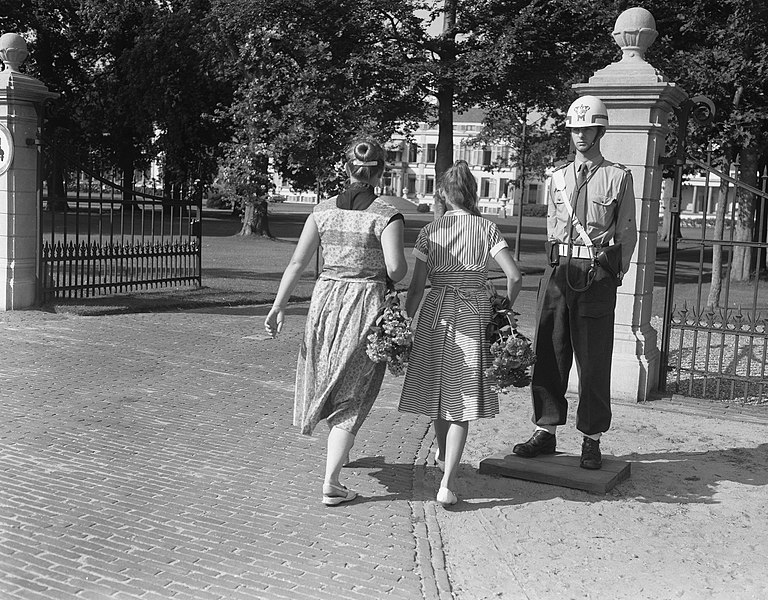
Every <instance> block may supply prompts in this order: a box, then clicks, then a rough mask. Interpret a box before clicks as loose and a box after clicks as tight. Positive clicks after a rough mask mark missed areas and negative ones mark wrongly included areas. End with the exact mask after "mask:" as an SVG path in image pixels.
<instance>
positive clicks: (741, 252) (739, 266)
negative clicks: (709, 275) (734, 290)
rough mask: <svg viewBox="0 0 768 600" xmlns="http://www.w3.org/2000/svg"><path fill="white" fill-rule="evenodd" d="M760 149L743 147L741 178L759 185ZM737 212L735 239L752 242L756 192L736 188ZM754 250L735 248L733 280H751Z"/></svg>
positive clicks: (741, 247) (751, 183)
mask: <svg viewBox="0 0 768 600" xmlns="http://www.w3.org/2000/svg"><path fill="white" fill-rule="evenodd" d="M758 155H759V150H758V148H756V147H755V146H754V145H751V146H748V147H745V148H742V150H741V153H740V156H741V160H740V163H741V173H740V175H739V180H740V181H743V182H744V183H747V184H749V185H751V186H753V187H757V165H758ZM734 202H736V213H735V220H736V223H735V224H734V235H733V239H734V241H737V242H751V241H752V232H753V231H754V228H755V210H754V208H755V201H754V194H752V192H749V191H747V190H742V189H739V188H737V189H736V198H735V199H734ZM753 255H754V250H753V248H750V247H748V246H735V247H734V248H733V263H732V265H731V281H749V278H750V276H751V275H752V272H753V269H754V262H753Z"/></svg>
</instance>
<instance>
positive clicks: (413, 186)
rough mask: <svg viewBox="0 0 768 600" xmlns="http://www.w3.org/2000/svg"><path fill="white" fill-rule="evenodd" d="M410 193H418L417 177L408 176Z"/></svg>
mask: <svg viewBox="0 0 768 600" xmlns="http://www.w3.org/2000/svg"><path fill="white" fill-rule="evenodd" d="M408 193H409V194H415V193H416V175H408Z"/></svg>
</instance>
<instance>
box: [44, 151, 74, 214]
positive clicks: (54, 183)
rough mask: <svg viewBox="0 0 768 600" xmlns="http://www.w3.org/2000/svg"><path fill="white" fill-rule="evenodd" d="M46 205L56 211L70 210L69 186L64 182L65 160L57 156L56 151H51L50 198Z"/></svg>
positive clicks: (48, 208)
mask: <svg viewBox="0 0 768 600" xmlns="http://www.w3.org/2000/svg"><path fill="white" fill-rule="evenodd" d="M45 207H46V210H50V211H56V212H66V211H68V210H69V204H67V186H66V185H65V184H64V161H63V160H62V159H61V158H60V157H59V156H57V153H56V152H51V168H50V171H49V172H48V200H47V202H46V205H45Z"/></svg>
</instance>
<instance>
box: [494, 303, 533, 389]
mask: <svg viewBox="0 0 768 600" xmlns="http://www.w3.org/2000/svg"><path fill="white" fill-rule="evenodd" d="M491 311H492V314H491V322H490V323H488V327H487V328H486V337H487V339H488V341H489V342H490V344H491V354H492V355H493V365H492V366H491V367H489V368H488V369H486V370H485V376H486V377H489V378H490V379H492V380H493V383H494V387H495V388H496V390H497V391H498V392H502V393H504V392H506V391H507V388H508V387H510V386H514V387H525V386H527V385H528V384H529V383H530V382H531V374H530V372H529V367H531V366H533V364H534V363H535V362H536V355H535V354H534V353H533V350H532V349H531V340H529V339H528V338H527V337H525V336H524V335H523V334H522V333H520V332H519V331H518V330H517V319H515V317H516V316H517V315H518V314H519V313H516V312H515V311H513V310H512V308H511V307H510V305H509V300H507V298H505V297H504V296H499V295H498V294H493V295H492V296H491Z"/></svg>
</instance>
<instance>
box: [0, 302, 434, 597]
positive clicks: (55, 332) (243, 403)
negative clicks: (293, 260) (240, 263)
mask: <svg viewBox="0 0 768 600" xmlns="http://www.w3.org/2000/svg"><path fill="white" fill-rule="evenodd" d="M211 310H212V311H214V312H210V311H200V312H181V313H171V312H168V313H159V314H131V315H120V316H106V317H77V316H66V315H57V314H50V313H44V312H39V311H29V312H16V313H6V314H4V315H2V316H1V317H0V324H1V325H0V326H1V327H2V331H3V335H2V336H1V337H0V352H2V356H3V357H4V360H3V363H2V365H1V366H0V384H1V385H2V400H0V412H1V413H2V415H3V419H2V421H1V422H0V553H1V554H0V598H3V599H5V598H14V599H16V598H56V599H61V598H77V599H80V598H83V599H85V598H91V599H102V598H142V599H145V598H146V599H149V598H157V599H160V598H163V599H167V598H170V597H173V598H178V599H187V598H190V599H191V598H201V599H211V600H213V599H227V600H229V599H235V598H243V599H253V598H267V599H277V598H290V599H292V600H293V599H302V598H307V599H309V598H311V599H326V598H327V599H329V600H330V599H337V598H353V599H354V598H359V599H360V600H363V599H366V600H369V599H371V598H401V599H403V600H410V599H413V598H421V597H424V598H438V597H441V596H442V597H448V596H446V593H447V589H448V584H447V577H446V574H445V571H444V569H443V568H442V565H441V563H440V559H439V552H438V553H437V554H435V553H434V552H433V550H432V547H431V546H430V543H438V544H439V540H437V541H435V540H432V542H430V540H429V539H428V536H427V527H428V522H429V520H430V519H433V518H434V506H432V505H433V504H434V503H433V502H431V500H432V495H431V492H430V493H429V494H425V491H424V490H423V489H422V485H421V483H420V480H421V479H422V478H423V474H424V467H423V466H422V467H415V466H414V464H415V463H416V462H421V464H422V465H423V464H424V457H425V453H426V448H424V447H422V444H423V443H424V441H425V439H426V438H425V436H426V435H427V432H428V422H427V421H426V419H420V418H414V417H411V416H408V415H403V414H400V413H398V412H397V410H396V402H397V397H398V391H399V385H400V380H397V379H394V378H393V379H387V381H386V382H385V385H384V388H383V393H382V395H381V398H380V401H379V402H378V403H377V404H376V406H375V408H374V410H373V412H372V414H371V416H370V418H369V420H368V422H367V426H366V427H365V429H364V431H363V432H361V434H360V436H359V439H358V444H357V446H356V447H355V449H354V450H353V459H354V460H353V463H352V465H351V467H350V468H348V469H345V473H344V477H345V478H346V481H347V482H348V483H349V484H350V485H351V486H354V488H355V489H356V490H358V491H359V493H360V496H361V497H360V499H359V500H357V501H355V502H353V503H350V504H348V505H343V506H342V507H332V508H328V507H325V506H324V505H322V504H321V503H320V495H321V482H322V470H323V466H324V440H325V431H319V432H318V433H317V434H316V435H315V436H314V437H311V438H310V437H306V436H302V435H300V434H299V433H297V432H296V430H295V429H294V428H293V427H292V426H291V417H292V414H291V411H292V395H293V390H292V380H293V374H294V363H295V348H296V345H297V343H298V341H299V338H300V331H301V327H302V324H303V323H302V321H303V314H302V313H303V312H304V311H305V307H304V306H297V307H295V308H294V309H292V311H291V312H293V313H294V315H293V316H294V319H293V320H292V321H291V323H290V325H289V327H288V330H287V331H286V332H284V334H283V335H281V337H280V339H278V340H270V339H265V336H264V335H263V334H262V330H263V329H262V322H263V315H264V314H265V310H264V309H263V308H261V309H260V308H255V307H248V308H238V309H223V310H220V311H218V313H217V312H216V310H217V309H211ZM427 441H428V442H429V441H431V440H427ZM355 457H357V458H355ZM426 501H429V502H426ZM434 529H435V528H434V527H433V530H434ZM433 562H434V567H433Z"/></svg>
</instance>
